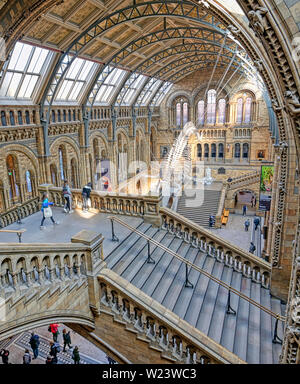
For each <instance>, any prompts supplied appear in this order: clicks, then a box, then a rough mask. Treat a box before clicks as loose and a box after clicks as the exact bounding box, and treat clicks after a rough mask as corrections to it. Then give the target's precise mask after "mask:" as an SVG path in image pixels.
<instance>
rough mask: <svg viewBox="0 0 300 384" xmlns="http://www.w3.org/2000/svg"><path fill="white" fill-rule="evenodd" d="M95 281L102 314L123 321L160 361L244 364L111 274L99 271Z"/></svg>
mask: <svg viewBox="0 0 300 384" xmlns="http://www.w3.org/2000/svg"><path fill="white" fill-rule="evenodd" d="M98 280H99V282H100V286H101V302H100V306H101V307H100V308H101V312H102V313H103V312H104V313H108V314H110V315H113V316H114V318H115V320H117V321H118V320H119V321H121V322H122V323H123V324H124V322H125V324H126V329H128V330H131V329H132V330H133V332H134V333H138V335H139V336H138V337H139V338H142V339H146V340H147V342H148V343H149V346H150V347H152V348H153V349H155V350H156V351H158V352H161V356H162V357H163V358H165V359H168V360H171V361H173V362H178V363H185V364H197V363H198V364H228V363H231V364H244V363H245V362H244V361H243V360H241V359H239V358H238V357H237V356H236V355H234V354H233V353H231V352H230V351H228V350H226V349H225V348H223V347H222V346H221V345H220V344H218V343H216V342H215V341H214V340H212V339H210V338H209V337H208V336H206V335H204V334H203V333H202V332H200V331H199V330H198V329H195V328H194V327H193V326H191V325H190V324H189V323H188V322H186V321H184V320H182V319H180V318H179V317H178V316H177V315H175V314H174V313H172V312H171V311H167V310H166V308H165V307H164V306H162V305H161V304H159V303H158V302H155V304H154V303H153V300H152V299H151V301H149V296H147V295H146V294H145V293H144V292H142V291H140V290H137V289H136V288H135V287H134V286H133V285H132V284H128V282H127V281H126V280H125V279H123V278H122V277H120V276H119V275H117V274H116V273H114V272H113V271H111V270H109V269H103V270H101V272H100V274H99V276H98Z"/></svg>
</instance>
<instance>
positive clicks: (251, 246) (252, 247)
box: [249, 241, 256, 254]
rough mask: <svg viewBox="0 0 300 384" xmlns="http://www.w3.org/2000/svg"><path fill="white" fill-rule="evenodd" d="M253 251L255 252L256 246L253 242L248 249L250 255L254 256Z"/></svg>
mask: <svg viewBox="0 0 300 384" xmlns="http://www.w3.org/2000/svg"><path fill="white" fill-rule="evenodd" d="M255 250H256V246H255V245H254V244H253V242H252V241H251V243H250V248H249V252H250V253H252V254H254V252H255Z"/></svg>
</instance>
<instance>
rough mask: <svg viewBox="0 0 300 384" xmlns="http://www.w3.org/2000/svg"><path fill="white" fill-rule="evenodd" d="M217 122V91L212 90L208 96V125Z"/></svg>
mask: <svg viewBox="0 0 300 384" xmlns="http://www.w3.org/2000/svg"><path fill="white" fill-rule="evenodd" d="M215 122H216V91H215V90H214V89H211V90H210V91H208V95H207V124H215Z"/></svg>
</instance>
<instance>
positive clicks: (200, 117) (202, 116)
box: [198, 100, 204, 125]
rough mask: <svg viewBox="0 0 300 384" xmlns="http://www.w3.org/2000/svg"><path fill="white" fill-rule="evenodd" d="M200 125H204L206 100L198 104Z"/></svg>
mask: <svg viewBox="0 0 300 384" xmlns="http://www.w3.org/2000/svg"><path fill="white" fill-rule="evenodd" d="M198 124H199V125H203V124H204V100H200V101H199V103H198Z"/></svg>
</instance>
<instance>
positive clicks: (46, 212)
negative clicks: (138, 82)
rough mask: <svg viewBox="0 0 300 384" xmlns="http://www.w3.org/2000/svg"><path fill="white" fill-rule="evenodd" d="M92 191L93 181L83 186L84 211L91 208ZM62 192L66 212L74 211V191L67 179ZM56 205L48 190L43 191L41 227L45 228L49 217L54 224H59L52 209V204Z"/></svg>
mask: <svg viewBox="0 0 300 384" xmlns="http://www.w3.org/2000/svg"><path fill="white" fill-rule="evenodd" d="M91 191H92V183H87V184H86V185H85V186H84V187H83V188H82V210H83V211H84V212H87V211H88V210H89V208H90V207H91V199H90V195H91ZM62 194H63V197H64V200H65V205H64V212H66V213H73V209H72V191H71V188H70V186H69V184H68V181H67V180H65V181H64V184H63V188H62ZM52 205H54V203H53V202H50V201H49V195H48V193H47V192H44V193H43V198H42V208H41V211H42V214H43V217H42V221H41V225H40V229H44V228H45V227H44V222H45V220H46V219H47V218H49V219H50V220H51V221H52V223H53V224H55V225H58V224H59V222H58V221H56V220H54V218H53V212H52V209H51V206H52Z"/></svg>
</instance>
